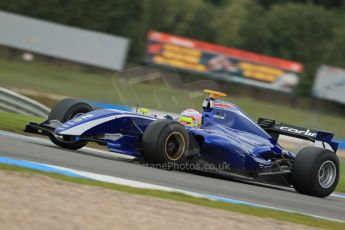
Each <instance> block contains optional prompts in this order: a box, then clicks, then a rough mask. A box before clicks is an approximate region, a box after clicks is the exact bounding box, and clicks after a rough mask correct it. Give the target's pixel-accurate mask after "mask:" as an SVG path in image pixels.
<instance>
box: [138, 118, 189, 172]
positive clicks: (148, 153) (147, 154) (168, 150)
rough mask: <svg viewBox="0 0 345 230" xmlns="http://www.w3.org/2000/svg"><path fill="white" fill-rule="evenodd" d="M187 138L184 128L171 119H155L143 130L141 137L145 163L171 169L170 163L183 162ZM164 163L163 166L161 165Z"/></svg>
mask: <svg viewBox="0 0 345 230" xmlns="http://www.w3.org/2000/svg"><path fill="white" fill-rule="evenodd" d="M188 147H189V139H188V134H187V131H186V129H185V128H184V127H183V126H182V125H181V124H180V123H178V122H176V121H173V120H157V121H154V122H152V123H151V124H150V125H149V126H148V127H147V128H146V130H145V132H144V135H143V138H142V154H143V157H144V160H145V161H146V162H147V163H150V164H155V165H156V166H157V167H158V165H160V166H161V167H162V168H165V169H172V168H171V167H173V166H172V164H169V163H175V165H178V164H180V163H182V162H184V160H185V158H186V154H187V152H188ZM163 164H164V166H163Z"/></svg>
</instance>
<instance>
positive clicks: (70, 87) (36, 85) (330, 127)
mask: <svg viewBox="0 0 345 230" xmlns="http://www.w3.org/2000/svg"><path fill="white" fill-rule="evenodd" d="M120 75H128V73H126V74H120ZM114 79H118V78H114V77H113V74H111V73H110V72H109V73H106V72H90V71H86V70H82V69H80V68H77V67H73V66H66V65H61V66H59V65H53V64H48V63H40V62H38V63H27V62H20V61H9V60H5V59H0V85H1V86H5V87H10V88H11V87H15V88H24V89H31V90H36V91H38V92H43V93H44V92H45V93H53V94H60V95H66V96H70V97H77V98H84V99H89V100H95V101H100V102H106V103H120V104H126V105H130V106H135V105H137V104H139V105H140V106H143V107H147V108H152V109H159V110H166V111H171V112H181V111H182V110H183V109H185V108H191V107H194V108H196V109H200V108H201V103H202V101H203V99H204V96H202V95H200V96H197V97H195V98H193V99H191V98H190V96H189V92H186V91H182V90H178V89H167V90H162V89H165V88H166V87H165V86H163V84H162V82H161V81H158V80H156V81H153V82H151V83H150V84H148V83H146V84H132V85H129V84H127V83H125V82H121V81H114ZM230 95H231V92H230ZM225 100H229V101H232V102H234V103H235V104H237V105H238V106H240V107H241V108H242V109H243V110H244V111H245V112H246V113H247V114H249V115H250V116H251V117H253V118H254V119H257V118H258V117H267V118H272V119H276V120H278V121H281V122H285V123H290V124H295V125H299V126H303V127H306V128H311V129H319V130H325V131H331V132H334V133H335V134H336V137H338V138H345V129H344V128H343V127H345V118H344V117H341V116H337V115H336V114H324V113H320V112H315V111H314V112H313V111H305V110H301V109H296V108H292V107H287V106H280V105H275V104H270V103H264V102H261V101H256V100H254V99H250V98H232V97H227V98H225Z"/></svg>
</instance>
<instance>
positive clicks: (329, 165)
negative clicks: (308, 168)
mask: <svg viewBox="0 0 345 230" xmlns="http://www.w3.org/2000/svg"><path fill="white" fill-rule="evenodd" d="M336 175H337V169H336V167H335V164H334V163H333V161H329V160H328V161H325V162H323V164H322V165H321V167H320V169H319V174H318V178H319V184H320V185H321V187H322V188H329V187H331V186H332V185H333V183H334V181H335V178H336Z"/></svg>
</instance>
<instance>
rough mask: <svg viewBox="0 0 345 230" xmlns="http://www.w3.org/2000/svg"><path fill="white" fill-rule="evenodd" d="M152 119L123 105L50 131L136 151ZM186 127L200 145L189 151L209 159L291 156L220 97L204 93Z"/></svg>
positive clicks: (257, 163) (261, 166) (248, 161)
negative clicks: (198, 120)
mask: <svg viewBox="0 0 345 230" xmlns="http://www.w3.org/2000/svg"><path fill="white" fill-rule="evenodd" d="M157 119H158V118H155V117H150V116H143V115H139V114H136V113H131V112H128V111H120V110H114V109H100V110H95V111H92V112H89V113H86V114H83V115H81V116H79V117H76V118H74V119H72V120H70V121H68V122H66V123H63V124H62V125H60V126H59V127H57V128H56V129H55V133H56V134H57V135H71V136H76V138H80V137H97V138H101V139H102V140H104V141H105V142H106V143H107V146H108V148H109V150H110V151H113V152H117V153H122V154H127V155H131V156H135V157H140V156H141V153H140V141H141V137H142V134H143V132H145V129H146V128H147V127H148V125H149V124H150V123H151V122H153V121H154V120H157ZM186 130H187V132H188V134H189V137H190V140H192V141H194V143H197V144H198V147H199V150H198V151H197V152H193V153H191V155H196V156H197V157H199V158H202V159H204V160H205V161H208V162H218V163H223V162H225V163H227V164H228V165H230V167H231V169H234V170H241V171H246V172H253V173H255V172H260V171H262V170H265V169H267V168H271V167H272V166H273V164H274V162H273V160H272V159H291V160H293V159H294V157H295V155H294V154H293V153H291V152H289V151H287V150H284V149H283V148H282V147H281V146H280V145H279V144H278V143H277V140H276V139H274V138H273V137H272V136H271V135H269V134H268V133H267V132H266V131H265V130H264V129H263V128H261V127H260V126H259V125H258V124H257V123H255V122H253V121H252V120H251V119H250V118H249V117H248V116H247V115H246V114H245V113H244V112H242V111H241V110H240V108H238V107H237V106H236V105H234V104H232V103H229V102H225V101H222V100H219V99H212V98H207V99H206V100H205V101H204V104H203V122H202V125H201V127H200V128H191V127H186ZM105 134H107V135H105ZM109 134H110V135H109ZM111 134H113V135H111ZM116 134H118V136H116ZM114 135H115V136H114Z"/></svg>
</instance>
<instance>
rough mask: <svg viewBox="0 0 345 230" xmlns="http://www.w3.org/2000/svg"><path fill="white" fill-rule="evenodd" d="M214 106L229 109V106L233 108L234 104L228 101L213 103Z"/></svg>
mask: <svg viewBox="0 0 345 230" xmlns="http://www.w3.org/2000/svg"><path fill="white" fill-rule="evenodd" d="M213 106H215V107H220V108H223V109H229V108H233V107H234V106H233V105H231V104H226V103H213Z"/></svg>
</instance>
